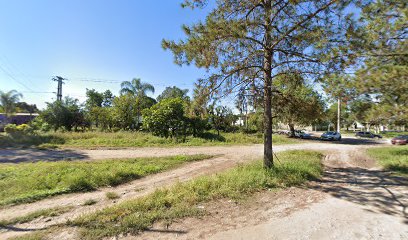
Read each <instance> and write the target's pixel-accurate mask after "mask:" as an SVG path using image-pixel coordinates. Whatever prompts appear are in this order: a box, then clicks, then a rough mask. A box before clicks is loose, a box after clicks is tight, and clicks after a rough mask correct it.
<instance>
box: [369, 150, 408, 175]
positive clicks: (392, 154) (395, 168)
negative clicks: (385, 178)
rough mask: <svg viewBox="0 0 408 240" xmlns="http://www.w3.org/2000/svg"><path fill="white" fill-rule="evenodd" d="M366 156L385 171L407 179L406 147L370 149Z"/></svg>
mask: <svg viewBox="0 0 408 240" xmlns="http://www.w3.org/2000/svg"><path fill="white" fill-rule="evenodd" d="M367 151H368V154H369V155H370V156H371V157H373V158H374V159H376V160H377V162H378V163H380V165H381V166H383V167H384V169H385V170H389V171H392V172H394V173H396V174H397V175H402V176H407V177H408V146H407V145H405V146H392V147H380V148H370V149H368V150H367Z"/></svg>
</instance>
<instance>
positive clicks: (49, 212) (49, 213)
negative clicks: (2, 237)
mask: <svg viewBox="0 0 408 240" xmlns="http://www.w3.org/2000/svg"><path fill="white" fill-rule="evenodd" d="M70 209H72V206H67V207H56V208H48V209H42V210H38V211H35V212H32V213H29V214H27V215H24V216H20V217H16V218H13V219H10V220H1V221H0V226H9V225H14V224H18V223H26V222H31V221H33V220H34V219H36V218H39V217H55V216H59V215H61V214H63V213H66V212H68V211H69V210H70Z"/></svg>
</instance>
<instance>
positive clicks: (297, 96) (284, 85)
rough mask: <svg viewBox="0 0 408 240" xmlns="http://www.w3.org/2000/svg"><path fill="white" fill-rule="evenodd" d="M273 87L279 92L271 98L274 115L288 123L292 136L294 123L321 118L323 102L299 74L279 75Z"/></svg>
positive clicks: (299, 123)
mask: <svg viewBox="0 0 408 240" xmlns="http://www.w3.org/2000/svg"><path fill="white" fill-rule="evenodd" d="M274 88H275V91H277V92H279V94H276V95H274V97H273V98H272V105H273V108H274V109H275V113H276V116H275V117H276V118H277V119H278V120H279V121H281V122H283V123H286V124H288V126H289V128H290V130H291V133H292V136H293V135H294V134H295V125H298V126H299V125H300V126H305V125H310V124H312V123H313V122H315V121H317V120H319V119H321V118H322V116H323V111H324V102H323V100H322V99H321V96H320V95H319V94H318V93H317V92H316V91H315V90H314V89H313V87H311V86H308V85H307V84H306V83H305V80H304V79H303V78H302V76H301V75H298V74H289V75H284V76H281V77H279V78H277V79H276V81H275V82H274Z"/></svg>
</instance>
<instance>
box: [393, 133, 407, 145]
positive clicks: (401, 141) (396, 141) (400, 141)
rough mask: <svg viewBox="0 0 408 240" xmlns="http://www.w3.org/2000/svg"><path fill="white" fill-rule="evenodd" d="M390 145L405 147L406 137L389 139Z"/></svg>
mask: <svg viewBox="0 0 408 240" xmlns="http://www.w3.org/2000/svg"><path fill="white" fill-rule="evenodd" d="M391 143H392V144H393V145H395V144H397V145H405V144H408V135H399V136H396V137H395V138H393V139H391Z"/></svg>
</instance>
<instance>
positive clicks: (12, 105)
mask: <svg viewBox="0 0 408 240" xmlns="http://www.w3.org/2000/svg"><path fill="white" fill-rule="evenodd" d="M22 97H23V95H22V94H21V93H19V92H17V91H16V90H11V91H8V92H3V91H0V105H1V106H2V108H3V111H4V113H5V114H6V116H7V117H9V116H10V115H11V114H12V113H13V112H14V111H15V110H16V103H17V102H18V101H20V98H22Z"/></svg>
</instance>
